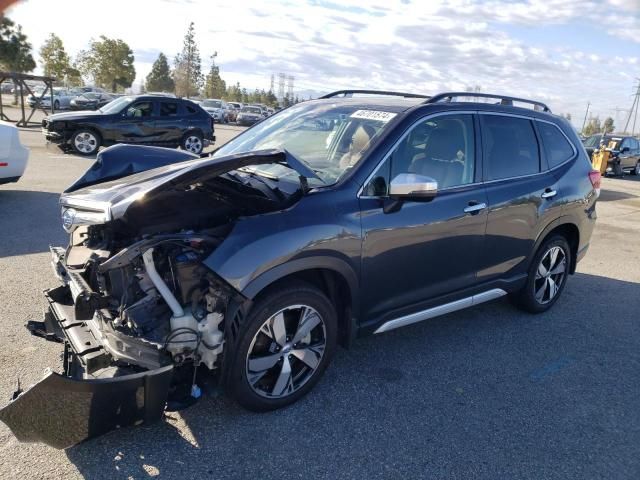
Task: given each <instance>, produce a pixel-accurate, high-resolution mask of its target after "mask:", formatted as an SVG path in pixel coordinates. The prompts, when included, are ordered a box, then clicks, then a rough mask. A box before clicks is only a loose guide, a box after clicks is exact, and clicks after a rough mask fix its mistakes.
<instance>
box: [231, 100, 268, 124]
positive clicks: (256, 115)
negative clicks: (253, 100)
mask: <svg viewBox="0 0 640 480" xmlns="http://www.w3.org/2000/svg"><path fill="white" fill-rule="evenodd" d="M263 118H264V116H263V115H262V109H261V108H260V107H257V106H254V105H247V106H246V107H242V110H240V112H239V113H238V117H237V119H236V122H237V123H238V125H253V124H254V123H256V122H259V121H260V120H262V119H263Z"/></svg>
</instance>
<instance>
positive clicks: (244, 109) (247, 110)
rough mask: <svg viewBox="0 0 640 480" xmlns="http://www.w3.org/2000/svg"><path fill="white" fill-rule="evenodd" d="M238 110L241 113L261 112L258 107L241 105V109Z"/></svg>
mask: <svg viewBox="0 0 640 480" xmlns="http://www.w3.org/2000/svg"><path fill="white" fill-rule="evenodd" d="M240 111H241V112H243V113H258V114H260V113H262V110H260V109H259V108H258V107H243V109H242V110H240Z"/></svg>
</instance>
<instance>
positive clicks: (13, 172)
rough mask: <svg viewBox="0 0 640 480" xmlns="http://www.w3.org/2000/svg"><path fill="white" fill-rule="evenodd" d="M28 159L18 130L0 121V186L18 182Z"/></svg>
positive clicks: (27, 153)
mask: <svg viewBox="0 0 640 480" xmlns="http://www.w3.org/2000/svg"><path fill="white" fill-rule="evenodd" d="M28 159H29V149H28V148H26V147H25V146H23V145H22V143H20V137H19V136H18V128H17V127H16V126H15V125H13V124H12V123H8V122H3V121H0V184H2V183H11V182H17V181H18V180H20V177H22V174H23V173H24V169H25V168H27V160H28Z"/></svg>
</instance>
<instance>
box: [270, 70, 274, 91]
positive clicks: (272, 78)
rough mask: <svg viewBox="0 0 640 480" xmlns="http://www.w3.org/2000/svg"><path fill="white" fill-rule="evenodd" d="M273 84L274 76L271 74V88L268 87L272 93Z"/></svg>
mask: <svg viewBox="0 0 640 480" xmlns="http://www.w3.org/2000/svg"><path fill="white" fill-rule="evenodd" d="M273 82H274V75H273V73H272V74H271V86H270V87H269V91H270V92H272V93H273Z"/></svg>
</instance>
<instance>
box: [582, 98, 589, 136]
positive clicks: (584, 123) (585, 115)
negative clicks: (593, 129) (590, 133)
mask: <svg viewBox="0 0 640 480" xmlns="http://www.w3.org/2000/svg"><path fill="white" fill-rule="evenodd" d="M590 106H591V102H587V111H586V112H584V121H583V122H582V130H581V131H580V133H583V132H584V126H585V125H586V124H587V115H588V114H589V107H590Z"/></svg>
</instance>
